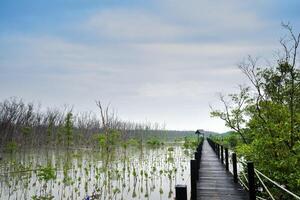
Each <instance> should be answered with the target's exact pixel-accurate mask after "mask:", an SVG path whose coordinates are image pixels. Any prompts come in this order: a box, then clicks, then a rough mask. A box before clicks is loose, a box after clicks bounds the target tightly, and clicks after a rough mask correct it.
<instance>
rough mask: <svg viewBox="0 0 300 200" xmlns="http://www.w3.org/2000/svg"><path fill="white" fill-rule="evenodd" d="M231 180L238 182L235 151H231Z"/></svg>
mask: <svg viewBox="0 0 300 200" xmlns="http://www.w3.org/2000/svg"><path fill="white" fill-rule="evenodd" d="M232 167H233V181H234V182H235V183H237V182H238V175H237V163H236V153H232Z"/></svg>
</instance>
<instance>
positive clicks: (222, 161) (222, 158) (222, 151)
mask: <svg viewBox="0 0 300 200" xmlns="http://www.w3.org/2000/svg"><path fill="white" fill-rule="evenodd" d="M221 163H222V164H223V163H224V148H223V146H221Z"/></svg>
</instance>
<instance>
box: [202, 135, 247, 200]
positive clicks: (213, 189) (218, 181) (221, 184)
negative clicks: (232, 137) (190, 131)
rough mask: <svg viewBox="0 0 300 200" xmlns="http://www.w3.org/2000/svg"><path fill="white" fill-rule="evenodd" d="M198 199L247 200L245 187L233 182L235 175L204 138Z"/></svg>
mask: <svg viewBox="0 0 300 200" xmlns="http://www.w3.org/2000/svg"><path fill="white" fill-rule="evenodd" d="M197 199H198V200H219V199H220V200H247V199H248V195H247V193H246V192H245V191H244V190H243V188H242V187H241V186H240V185H239V184H237V183H234V182H233V176H232V175H231V174H230V173H229V172H228V171H226V169H225V166H224V165H223V164H222V163H221V161H220V160H219V159H218V157H217V155H216V154H215V152H214V151H213V149H212V148H211V147H210V145H209V144H208V142H207V140H204V142H203V147H202V157H201V163H200V169H199V181H198V182H197Z"/></svg>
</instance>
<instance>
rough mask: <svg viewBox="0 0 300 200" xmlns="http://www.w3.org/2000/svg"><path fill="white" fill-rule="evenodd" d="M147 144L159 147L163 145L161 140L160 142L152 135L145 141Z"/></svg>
mask: <svg viewBox="0 0 300 200" xmlns="http://www.w3.org/2000/svg"><path fill="white" fill-rule="evenodd" d="M147 145H149V146H150V147H159V146H161V145H163V142H160V140H159V139H158V138H155V137H152V138H150V139H149V140H148V141H147Z"/></svg>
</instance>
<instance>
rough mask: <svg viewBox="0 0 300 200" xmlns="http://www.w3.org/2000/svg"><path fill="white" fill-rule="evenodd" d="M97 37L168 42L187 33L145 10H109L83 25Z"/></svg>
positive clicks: (94, 16) (174, 24)
mask: <svg viewBox="0 0 300 200" xmlns="http://www.w3.org/2000/svg"><path fill="white" fill-rule="evenodd" d="M83 27H84V28H86V29H87V30H88V31H90V32H91V33H96V34H97V35H98V37H104V38H111V39H115V40H118V41H123V40H126V41H128V40H129V41H134V42H137V41H149V40H170V39H174V38H177V37H182V36H184V35H186V34H187V33H188V30H186V29H184V28H183V27H181V26H180V25H178V24H176V23H172V22H169V21H167V20H166V19H164V18H162V17H161V16H159V15H155V14H153V13H150V12H148V11H146V10H137V9H130V10H127V9H111V10H104V11H100V12H99V13H97V14H94V15H92V16H91V17H90V18H89V19H88V20H87V22H85V24H84V25H83Z"/></svg>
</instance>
